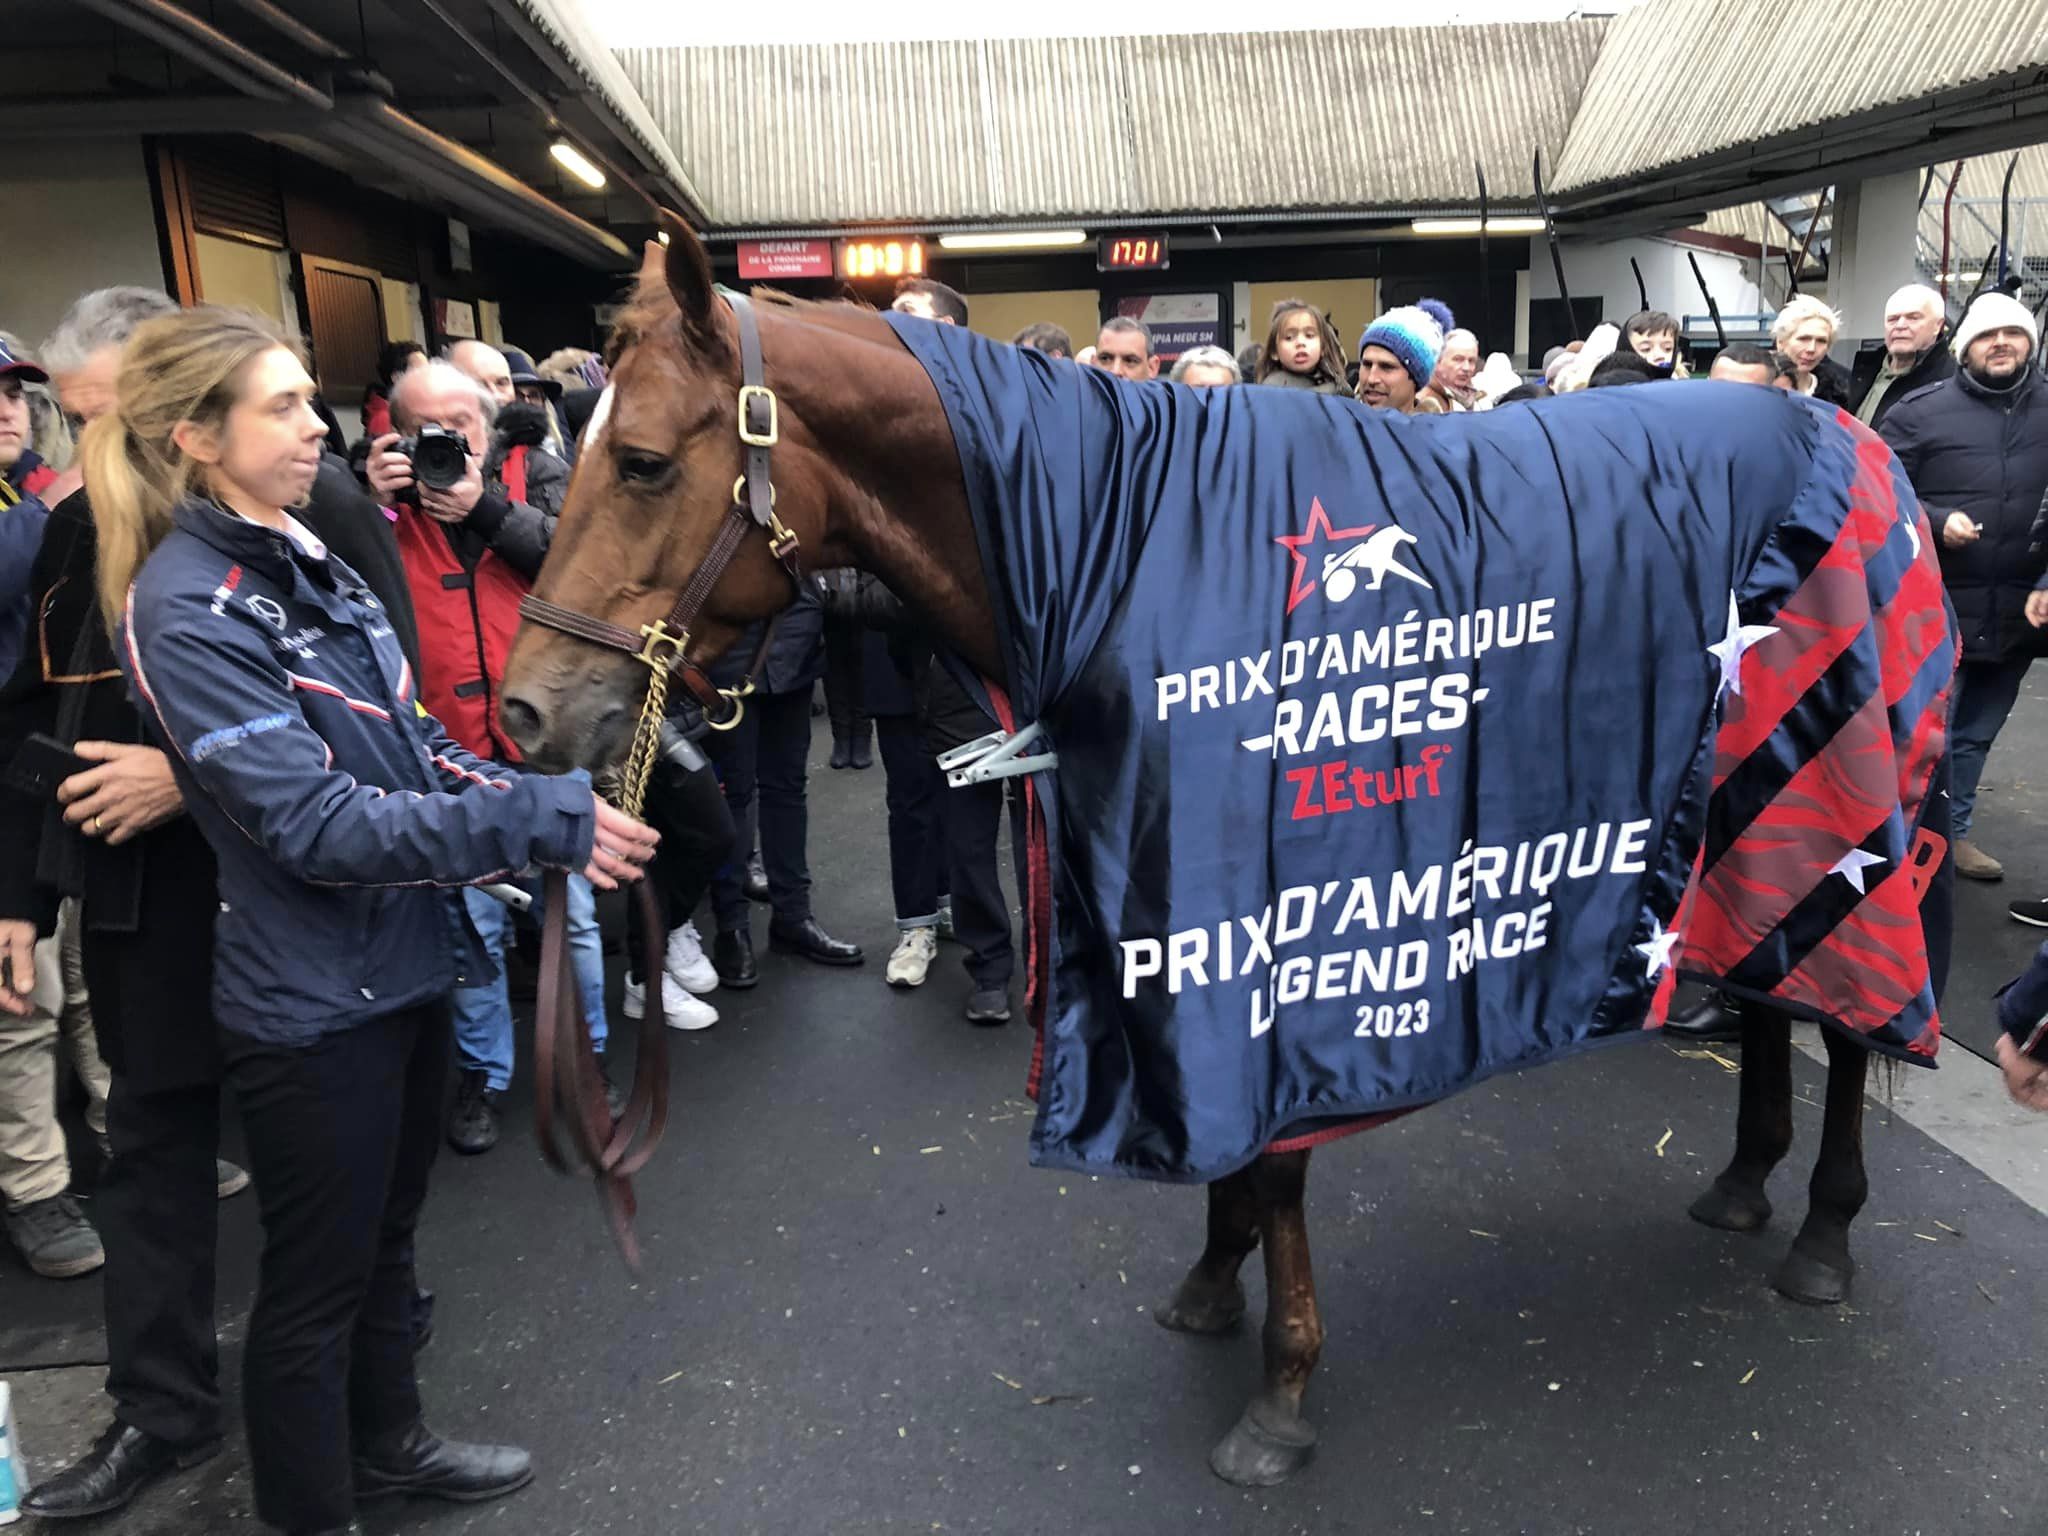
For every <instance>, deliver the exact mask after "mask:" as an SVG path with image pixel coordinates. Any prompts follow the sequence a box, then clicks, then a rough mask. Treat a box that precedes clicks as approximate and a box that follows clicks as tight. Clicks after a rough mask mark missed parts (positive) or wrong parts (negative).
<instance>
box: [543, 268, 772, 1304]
mask: <svg viewBox="0 0 2048 1536" xmlns="http://www.w3.org/2000/svg"><path fill="white" fill-rule="evenodd" d="M725 299H726V302H727V303H728V304H729V305H730V306H731V307H732V312H733V318H734V320H735V321H736V322H737V324H738V329H739V339H740V390H739V399H738V402H737V404H738V414H737V430H738V434H739V439H740V445H741V466H740V477H739V479H738V480H736V481H735V482H734V483H733V495H732V505H731V506H730V507H729V508H728V509H727V512H726V516H725V518H724V520H723V521H722V522H721V523H720V525H719V529H718V533H717V535H716V537H714V538H713V539H712V541H711V547H710V548H709V549H707V550H706V551H705V554H704V559H703V560H702V562H701V563H699V565H698V566H697V568H696V570H695V571H693V572H692V573H691V575H690V579H689V581H687V582H686V583H685V584H684V586H683V589H682V591H681V592H680V593H679V594H677V597H676V602H675V607H674V608H672V609H671V610H670V611H669V615H668V617H667V618H666V619H663V620H662V621H660V622H659V623H655V624H644V625H642V626H641V627H640V632H639V634H638V635H635V634H633V633H632V632H631V631H629V630H627V629H625V628H623V627H621V626H620V625H617V624H613V623H611V622H610V621H609V620H605V619H600V618H596V617H594V616H592V615H590V614H586V613H578V612H577V611H576V610H575V609H573V608H564V607H561V606H560V605H559V604H556V603H551V602H548V601H546V600H545V599H543V598H538V597H535V596H534V595H533V594H532V593H528V594H527V595H526V596H525V597H523V598H522V599H520V603H519V613H520V617H522V618H524V619H529V620H531V621H532V622H534V623H536V624H541V625H545V626H546V627H548V628H550V629H555V630H559V631H560V632H562V633H563V634H566V635H573V636H575V637H576V638H577V639H579V640H583V641H587V642H588V643H590V644H592V645H597V646H602V647H604V648H605V649H607V650H613V651H623V652H624V653H626V654H627V655H629V656H632V657H634V658H636V659H637V660H639V661H642V662H644V663H646V665H647V669H648V681H647V693H646V695H645V697H644V698H643V700H642V702H641V709H640V718H639V721H638V722H637V724H636V726H635V728H634V733H633V746H632V750H631V751H630V752H629V753H628V755H627V760H626V770H625V774H624V782H623V786H622V790H621V793H620V796H619V804H620V808H621V809H622V810H624V811H626V812H627V813H628V814H629V815H632V816H638V815H640V813H641V808H642V803H643V801H644V800H645V798H646V793H647V780H648V775H649V773H650V772H651V771H652V768H653V763H654V753H655V750H656V744H657V742H658V740H659V737H660V732H661V724H662V720H663V719H664V717H665V716H666V713H667V701H668V686H669V679H670V677H671V675H674V676H677V677H680V678H681V680H682V682H683V685H684V686H685V687H686V688H688V689H689V690H690V693H691V695H692V696H693V697H694V698H695V699H696V700H697V702H698V704H699V705H700V706H701V707H702V708H703V710H704V718H705V721H706V723H707V724H709V725H710V726H711V727H712V728H713V729H714V730H731V729H732V728H733V727H734V726H736V725H738V724H739V722H740V720H741V718H742V716H743V714H744V712H745V709H746V700H747V698H748V697H749V696H750V695H751V694H752V693H753V691H754V679H755V677H756V676H758V675H759V673H760V671H761V668H762V666H763V664H764V663H765V662H766V661H767V659H768V648H769V646H770V645H771V644H772V643H773V641H774V639H775V620H774V619H772V618H771V619H770V620H769V621H768V623H767V624H766V625H764V626H763V633H762V636H761V644H760V647H759V649H758V650H757V651H756V652H755V653H754V658H753V660H752V662H751V663H750V664H749V665H748V667H747V670H746V673H745V675H744V676H742V677H741V679H740V682H739V685H738V686H737V687H735V688H720V687H718V686H717V685H716V684H715V683H713V682H712V681H711V679H710V677H709V676H708V675H707V674H706V673H705V672H704V670H703V669H702V668H701V667H700V666H698V664H697V663H695V662H693V661H691V660H690V659H689V656H688V650H689V645H690V626H691V625H692V624H694V623H696V621H697V616H698V615H699V614H700V613H701V612H702V611H703V608H704V604H705V603H706V602H707V601H709V600H710V597H711V592H712V589H713V588H714V587H716V586H717V585H718V582H719V580H720V578H721V577H723V576H724V575H725V572H726V569H727V567H729V566H730V565H731V564H732V562H733V559H734V557H735V556H736V555H738V553H739V550H740V546H741V545H742V544H743V543H744V542H745V541H746V538H747V535H748V534H750V533H752V532H754V531H755V530H756V529H757V528H758V529H760V530H761V531H762V532H765V533H766V534H767V535H768V548H769V550H770V552H771V553H773V554H774V556H775V559H776V562H777V563H778V564H780V565H781V566H782V568H783V570H784V571H785V572H787V573H788V576H789V579H790V582H791V584H792V585H793V586H795V587H796V588H797V589H798V590H799V591H801V589H802V586H803V564H802V559H801V545H800V543H799V541H798V539H797V536H796V535H795V534H794V533H792V532H791V531H790V530H789V529H788V528H786V527H784V526H783V524H782V520H781V519H780V518H779V517H777V516H776V515H775V482H774V480H773V478H772V476H771V473H770V471H771V455H772V453H773V451H774V449H775V446H776V444H777V443H778V442H779V441H780V440H781V436H782V427H781V408H780V406H779V404H778V402H777V400H776V398H775V393H774V391H773V390H771V389H769V388H768V385H767V381H766V370H765V368H764V365H763V363H762V359H761V332H760V325H759V322H758V320H757V318H756V316H755V314H754V306H753V303H752V301H751V300H749V299H748V298H747V297H746V296H745V295H743V294H737V293H728V294H726V295H725ZM636 887H637V888H636V890H635V900H637V901H638V902H639V904H640V916H641V931H642V943H643V947H644V953H643V954H642V957H641V974H642V975H643V976H645V977H646V978H647V995H646V1007H645V1008H644V1009H643V1010H642V1013H641V1016H640V1049H639V1054H638V1057H637V1059H636V1060H635V1062H634V1065H633V1087H632V1090H631V1092H630V1093H629V1094H628V1095H627V1099H626V1107H625V1111H624V1112H623V1113H622V1114H620V1115H619V1116H618V1118H617V1119H614V1118H613V1117H612V1113H611V1108H610V1106H609V1105H608V1104H607V1103H606V1102H605V1090H604V1079H603V1077H602V1075H601V1074H600V1073H599V1071H598V1067H597V1056H596V1053H595V1052H594V1051H593V1050H592V1049H591V1045H590V1035H589V1032H588V1030H587V1029H586V1028H584V1027H583V1017H582V1010H581V1005H580V1001H579V999H578V997H577V992H576V979H575V975H574V971H573V968H572V967H571V966H570V965H569V963H568V907H569V902H568V896H569V877H568V875H567V874H565V873H564V872H562V871H561V870H550V871H548V872H547V875H546V878H545V882H544V885H543V902H544V905H545V908H546V912H545V915H544V917H543V919H542V923H541V945H540V978H539V995H538V1001H537V1006H536V1009H535V1017H534V1031H533V1033H534V1047H533V1056H534V1088H535V1105H534V1131H535V1134H536V1135H537V1136H538V1138H539V1140H540V1149H541V1156H542V1157H543V1158H545V1159H546V1160H547V1163H548V1166H549V1167H551V1168H554V1169H555V1170H556V1171H557V1172H561V1173H568V1172H570V1171H572V1169H573V1170H575V1171H579V1172H587V1173H589V1174H590V1175H592V1177H593V1178H594V1179H595V1180H596V1182H597V1189H598V1195H599V1198H600V1200H601V1201H602V1203H603V1205H604V1208H605V1214H606V1216H607V1217H608V1218H609V1220H610V1223H611V1228H612V1236H613V1238H614V1239H615V1240H616V1241H617V1243H618V1245H619V1252H620V1254H621V1255H622V1256H623V1257H624V1259H625V1261H626V1263H627V1265H628V1266H629V1267H631V1268H633V1269H635V1270H637V1269H638V1268H639V1267H640V1246H639V1241H638V1239H637V1237H636V1235H635V1233H634V1229H633V1217H634V1213H635V1211H636V1209H637V1202H636V1200H635V1198H634V1195H633V1182H632V1175H633V1174H635V1173H637V1172H638V1171H639V1170H640V1169H641V1168H643V1167H645V1166H646V1165H647V1160H648V1159H649V1158H650V1157H651V1156H653V1154H654V1149H655V1147H656V1146H657V1145H658V1144H659V1142H660V1141H661V1137H662V1132H663V1131H664V1130H665V1129H666V1127H667V1124H668V1090H669V1073H668V1031H667V1027H666V1017H665V1008H664V1004H663V1001H662V995H661V990H662V972H663V970H664V967H665V959H666V944H665V942H664V937H665V936H664V934H663V932H662V922H661V916H660V908H659V904H658V903H657V902H656V901H655V899H654V893H653V891H652V890H651V889H650V888H649V887H648V884H647V882H646V881H645V880H641V881H638V882H636ZM558 1113H559V1114H560V1115H561V1117H562V1118H564V1119H566V1120H567V1121H568V1125H569V1136H570V1142H571V1145H570V1146H569V1148H568V1149H567V1150H566V1151H565V1150H564V1148H563V1147H562V1146H561V1144H560V1138H559V1137H558V1136H557V1134H556V1130H555V1123H556V1117H557V1114H558Z"/></svg>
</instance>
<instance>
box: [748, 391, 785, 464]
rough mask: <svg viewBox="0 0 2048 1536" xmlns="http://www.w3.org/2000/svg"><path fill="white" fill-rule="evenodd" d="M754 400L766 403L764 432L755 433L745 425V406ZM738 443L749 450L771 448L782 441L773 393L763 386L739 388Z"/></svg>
mask: <svg viewBox="0 0 2048 1536" xmlns="http://www.w3.org/2000/svg"><path fill="white" fill-rule="evenodd" d="M755 400H765V401H767V402H768V428H767V430H766V431H764V432H755V431H753V430H752V429H750V428H749V427H748V425H747V406H748V404H749V403H750V402H752V401H755ZM740 441H741V442H743V443H745V444H746V445H747V446H748V447H749V448H773V447H774V446H775V445H776V444H777V443H779V442H781V441H782V422H781V410H780V408H779V407H778V405H777V404H776V400H775V391H774V390H772V389H770V388H769V387H768V386H767V385H765V384H742V385H741V386H740Z"/></svg>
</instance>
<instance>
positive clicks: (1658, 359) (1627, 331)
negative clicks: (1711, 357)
mask: <svg viewBox="0 0 2048 1536" xmlns="http://www.w3.org/2000/svg"><path fill="white" fill-rule="evenodd" d="M1621 340H1622V344H1623V345H1624V346H1626V347H1628V348H1629V349H1630V350H1632V351H1633V352H1634V353H1635V355H1636V356H1637V357H1640V358H1641V359H1642V360H1643V361H1644V362H1646V363H1648V364H1649V365H1650V367H1651V369H1652V370H1653V371H1654V372H1656V373H1657V374H1658V376H1659V377H1662V378H1667V379H1683V378H1687V377H1689V375H1688V374H1687V372H1686V368H1685V361H1684V359H1682V358H1681V357H1680V356H1679V355H1678V322H1677V321H1676V320H1675V319H1673V318H1672V317H1671V316H1670V315H1667V314H1665V313H1664V311H1663V310H1661V309H1645V310H1641V311H1639V312H1638V313H1636V314H1633V315H1630V316H1629V318H1628V321H1627V323H1626V324H1624V325H1623V326H1622V328H1621Z"/></svg>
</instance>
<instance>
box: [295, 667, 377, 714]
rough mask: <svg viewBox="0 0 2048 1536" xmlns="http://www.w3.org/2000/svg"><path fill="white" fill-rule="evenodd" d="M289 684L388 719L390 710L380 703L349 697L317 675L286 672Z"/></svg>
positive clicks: (302, 690)
mask: <svg viewBox="0 0 2048 1536" xmlns="http://www.w3.org/2000/svg"><path fill="white" fill-rule="evenodd" d="M285 676H286V677H288V678H290V679H291V684H292V686H293V687H294V688H296V689H298V690H299V691H300V692H301V693H317V694H321V695H323V696H325V697H327V698H330V699H339V700H341V702H342V703H344V704H346V705H347V706H348V707H349V708H350V709H352V710H354V711H355V712H356V713H357V714H359V715H374V716H375V717H376V718H377V719H379V720H389V719H390V718H391V711H390V710H388V709H386V708H384V707H383V706H382V705H381V704H372V703H371V702H370V701H369V700H368V699H356V698H351V697H349V695H347V694H345V693H343V692H342V691H341V690H340V689H339V688H337V687H335V686H334V684H332V683H323V682H321V681H320V679H319V678H317V677H305V676H302V675H301V674H299V673H297V672H287V673H285Z"/></svg>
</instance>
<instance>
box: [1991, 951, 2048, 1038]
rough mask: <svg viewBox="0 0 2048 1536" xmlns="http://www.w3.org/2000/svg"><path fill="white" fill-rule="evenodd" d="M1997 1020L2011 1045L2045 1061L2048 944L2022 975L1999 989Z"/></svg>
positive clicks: (2047, 1028)
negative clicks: (2009, 1036)
mask: <svg viewBox="0 0 2048 1536" xmlns="http://www.w3.org/2000/svg"><path fill="white" fill-rule="evenodd" d="M1998 1023H1999V1027H2000V1028H2002V1029H2003V1030H2004V1031H2005V1032H2006V1033H2007V1034H2008V1035H2011V1036H2012V1043H2013V1044H2014V1045H2017V1046H2018V1047H2019V1048H2020V1049H2021V1050H2022V1051H2025V1052H2026V1053H2027V1054H2028V1055H2030V1056H2032V1057H2033V1058H2034V1059H2035V1060H2036V1061H2048V944H2043V945H2042V946H2041V947H2040V949H2039V950H2037V951H2036V952H2035V954H2034V961H2033V964H2031V965H2029V966H2028V967H2027V969H2026V971H2025V972H2024V973H2023V974H2022V975H2020V976H2018V977H2017V978H2015V979H2014V980H2012V981H2009V982H2007V983H2006V984H2005V985H2004V986H2003V987H2002V988H2000V989H1999V993H1998Z"/></svg>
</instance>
